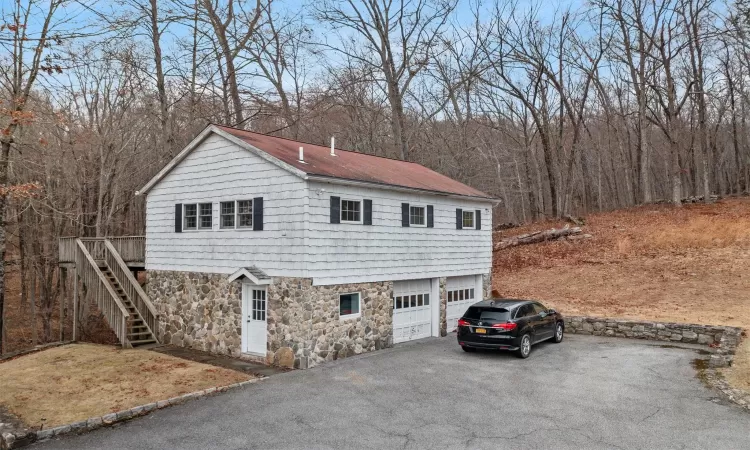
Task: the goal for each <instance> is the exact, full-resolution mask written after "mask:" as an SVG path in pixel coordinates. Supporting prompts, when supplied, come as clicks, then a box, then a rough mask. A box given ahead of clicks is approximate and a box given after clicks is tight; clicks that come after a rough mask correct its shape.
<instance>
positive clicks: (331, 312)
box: [145, 270, 393, 369]
mask: <svg viewBox="0 0 750 450" xmlns="http://www.w3.org/2000/svg"><path fill="white" fill-rule="evenodd" d="M147 280H148V282H147V285H146V286H145V288H146V293H147V295H148V296H149V297H150V298H151V300H152V301H153V303H154V306H156V308H157V310H158V312H159V326H158V330H157V337H158V339H159V341H160V342H162V343H165V344H172V345H177V346H181V347H188V348H193V349H196V350H202V351H206V352H209V353H216V354H223V355H229V356H233V357H241V356H243V355H242V348H241V346H242V328H241V327H242V301H241V298H242V282H241V281H240V280H236V281H234V282H231V283H230V282H228V281H227V276H226V275H224V274H206V273H196V272H173V271H156V270H150V271H147ZM392 291H393V284H392V283H390V282H379V283H359V284H343V285H335V286H313V285H312V280H311V279H309V278H275V279H274V283H273V284H271V285H269V286H268V294H267V300H268V303H267V307H268V314H267V320H268V351H267V354H266V355H265V358H263V357H261V359H264V360H265V362H266V363H268V364H276V365H280V366H285V367H294V368H303V369H304V368H309V367H313V366H315V365H316V364H318V363H320V362H322V361H330V360H335V359H338V358H343V357H346V356H350V355H356V354H360V353H363V352H368V351H372V350H378V349H380V348H384V347H390V346H391V345H392V343H393V336H392V330H393V327H392V321H391V320H392V312H391V307H392V300H391V297H392ZM353 292H359V293H360V298H361V300H360V303H361V311H360V316H359V317H356V318H351V319H345V320H341V318H340V317H339V308H338V301H339V294H345V293H353Z"/></svg>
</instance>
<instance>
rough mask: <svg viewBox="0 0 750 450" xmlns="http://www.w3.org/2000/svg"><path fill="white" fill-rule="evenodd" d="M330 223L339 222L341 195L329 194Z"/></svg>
mask: <svg viewBox="0 0 750 450" xmlns="http://www.w3.org/2000/svg"><path fill="white" fill-rule="evenodd" d="M331 223H341V197H334V196H331Z"/></svg>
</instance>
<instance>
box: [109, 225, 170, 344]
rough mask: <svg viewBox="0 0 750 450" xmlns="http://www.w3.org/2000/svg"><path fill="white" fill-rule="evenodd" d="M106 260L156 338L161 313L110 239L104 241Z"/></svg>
mask: <svg viewBox="0 0 750 450" xmlns="http://www.w3.org/2000/svg"><path fill="white" fill-rule="evenodd" d="M104 262H105V264H106V265H107V267H108V268H109V270H110V271H111V272H112V274H113V275H114V277H115V279H116V280H117V282H118V284H119V286H120V287H122V289H123V291H124V292H125V295H126V296H127V300H129V301H130V303H132V304H133V306H135V309H136V310H137V312H138V314H139V315H140V317H141V318H142V319H143V321H144V322H145V325H146V326H147V327H148V331H149V332H150V333H151V337H152V338H153V339H154V340H155V339H156V320H157V318H158V316H159V314H158V313H157V311H156V308H155V307H154V305H153V303H151V300H150V299H149V298H148V296H147V295H146V293H145V292H144V291H143V288H141V285H140V284H138V280H136V279H135V277H134V276H133V274H132V273H131V271H130V269H128V266H127V265H126V264H125V261H123V259H122V257H121V256H120V253H119V252H118V251H117V249H116V248H115V246H114V245H112V243H111V242H110V241H109V239H106V240H105V241H104Z"/></svg>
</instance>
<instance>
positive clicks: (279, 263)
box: [146, 135, 307, 276]
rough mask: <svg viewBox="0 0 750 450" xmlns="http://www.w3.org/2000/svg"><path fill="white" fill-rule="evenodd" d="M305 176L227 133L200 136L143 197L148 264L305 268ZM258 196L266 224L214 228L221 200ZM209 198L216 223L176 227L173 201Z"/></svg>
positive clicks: (290, 271)
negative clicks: (259, 227)
mask: <svg viewBox="0 0 750 450" xmlns="http://www.w3.org/2000/svg"><path fill="white" fill-rule="evenodd" d="M306 192H307V191H306V189H305V181H304V180H302V179H301V178H299V177H297V176H296V175H292V174H291V173H289V172H287V171H286V170H284V169H281V168H279V167H277V166H275V165H273V164H271V163H269V162H267V161H265V160H263V159H261V158H259V157H258V156H255V155H253V154H251V153H250V152H248V151H247V150H244V149H242V148H240V147H238V146H237V145H235V144H233V143H230V142H228V141H226V140H225V139H224V138H222V137H219V136H216V135H212V136H209V137H208V138H207V139H206V140H205V141H203V142H202V143H201V144H200V145H199V146H198V147H197V148H196V149H195V150H193V152H191V153H190V154H189V155H188V156H187V157H186V158H185V159H184V160H183V161H182V162H181V163H180V164H178V165H177V166H176V167H175V168H174V169H173V170H172V171H171V172H169V174H167V176H166V177H164V179H162V180H161V181H160V182H159V183H157V184H156V185H155V186H154V187H153V188H152V189H151V191H149V193H148V195H147V199H146V268H147V269H152V270H177V271H193V272H212V273H232V272H234V271H235V270H237V269H238V268H239V267H245V266H250V265H255V266H257V267H260V268H261V269H263V270H264V271H266V273H268V274H269V275H271V276H305V274H304V251H305V250H304V249H305V246H304V242H303V239H304V237H303V235H304V232H303V224H304V212H305V202H306V198H305V195H306ZM255 197H263V203H264V204H263V230H262V231H254V230H247V229H243V230H223V229H219V202H221V201H227V200H249V199H252V198H255ZM209 201H210V202H212V203H213V230H200V231H183V232H182V233H176V232H175V226H174V205H175V204H176V203H183V204H184V203H201V202H209Z"/></svg>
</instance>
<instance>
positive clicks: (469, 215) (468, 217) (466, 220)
mask: <svg viewBox="0 0 750 450" xmlns="http://www.w3.org/2000/svg"><path fill="white" fill-rule="evenodd" d="M463 216H464V217H463V225H462V227H461V228H474V211H466V210H464V212H463Z"/></svg>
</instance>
